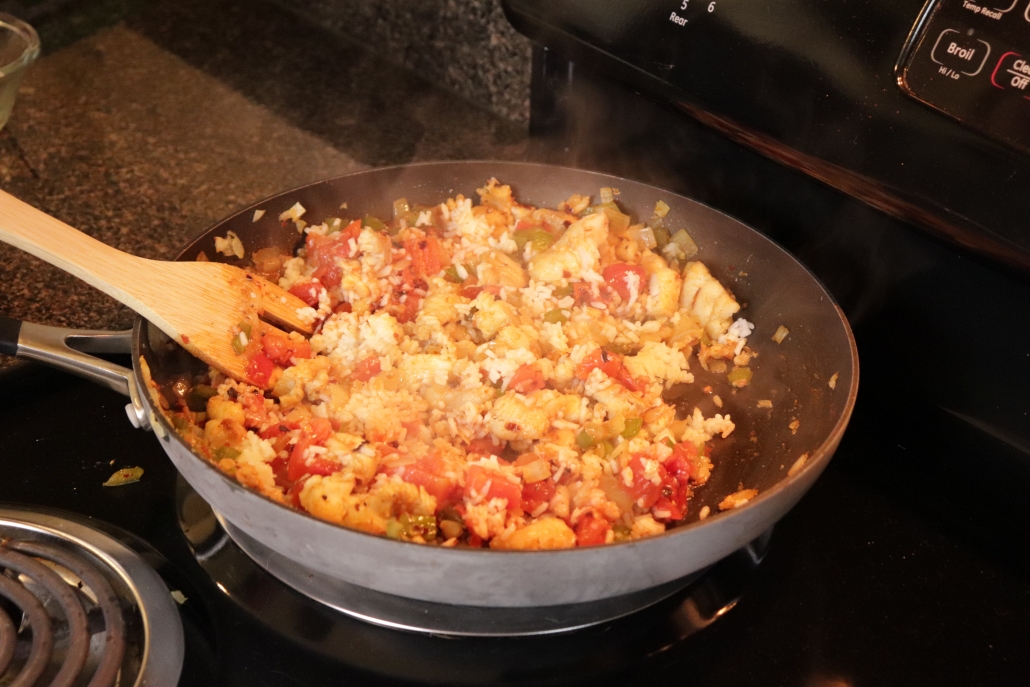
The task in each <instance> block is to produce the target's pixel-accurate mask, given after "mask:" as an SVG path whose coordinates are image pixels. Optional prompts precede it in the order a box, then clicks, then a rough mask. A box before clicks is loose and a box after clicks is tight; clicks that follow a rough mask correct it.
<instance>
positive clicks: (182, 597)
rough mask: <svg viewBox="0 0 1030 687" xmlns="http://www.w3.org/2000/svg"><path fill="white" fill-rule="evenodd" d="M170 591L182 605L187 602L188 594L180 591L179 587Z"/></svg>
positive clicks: (173, 597)
mask: <svg viewBox="0 0 1030 687" xmlns="http://www.w3.org/2000/svg"><path fill="white" fill-rule="evenodd" d="M170 593H171V595H172V599H174V600H175V603H177V604H179V605H180V606H181V605H183V604H184V603H186V595H185V594H183V593H182V592H180V591H179V590H178V589H173V590H172V591H171V592H170Z"/></svg>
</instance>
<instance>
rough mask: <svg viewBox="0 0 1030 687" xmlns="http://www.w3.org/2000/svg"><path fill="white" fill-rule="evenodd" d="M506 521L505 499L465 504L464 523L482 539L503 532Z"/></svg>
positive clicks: (506, 508) (506, 503)
mask: <svg viewBox="0 0 1030 687" xmlns="http://www.w3.org/2000/svg"><path fill="white" fill-rule="evenodd" d="M507 521H508V502H507V500H506V499H490V500H489V501H483V502H482V503H467V502H466V504H465V525H466V526H467V527H468V528H469V529H470V530H472V531H473V532H475V533H476V534H477V535H479V536H480V537H482V538H483V539H490V538H491V537H496V536H497V535H499V534H501V533H502V532H504V529H505V524H506V523H507Z"/></svg>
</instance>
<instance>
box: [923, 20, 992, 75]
mask: <svg viewBox="0 0 1030 687" xmlns="http://www.w3.org/2000/svg"><path fill="white" fill-rule="evenodd" d="M990 54H991V46H990V45H989V44H988V43H987V41H982V40H980V39H978V38H971V37H969V36H965V35H963V34H961V33H959V32H958V31H956V30H955V29H944V30H943V31H941V35H939V36H937V43H936V44H934V46H933V51H932V52H931V53H930V59H932V60H933V61H934V62H936V63H937V64H939V65H941V66H942V67H946V68H948V69H951V70H953V71H955V72H958V73H960V74H965V75H966V76H976V75H977V74H979V73H980V70H981V69H983V67H984V64H985V63H986V62H987V56H988V55H990Z"/></svg>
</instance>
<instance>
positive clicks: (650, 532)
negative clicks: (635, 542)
mask: <svg viewBox="0 0 1030 687" xmlns="http://www.w3.org/2000/svg"><path fill="white" fill-rule="evenodd" d="M664 531H665V525H663V524H662V523H660V522H658V521H656V520H655V519H654V518H653V517H651V514H650V513H647V514H646V515H641V516H640V517H638V518H635V519H634V520H633V528H632V529H631V530H630V533H629V537H630V539H642V538H644V537H653V536H655V535H656V534H661V533H662V532H664Z"/></svg>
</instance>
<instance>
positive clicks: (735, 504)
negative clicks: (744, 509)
mask: <svg viewBox="0 0 1030 687" xmlns="http://www.w3.org/2000/svg"><path fill="white" fill-rule="evenodd" d="M756 496H758V490H757V489H741V490H740V491H735V492H733V493H732V494H730V495H729V496H727V497H726V498H724V499H723V500H722V501H720V502H719V510H730V509H731V508H740V507H741V506H743V505H744V504H745V503H747V502H748V501H750V500H751V499H753V498H755V497H756Z"/></svg>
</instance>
